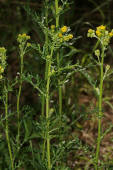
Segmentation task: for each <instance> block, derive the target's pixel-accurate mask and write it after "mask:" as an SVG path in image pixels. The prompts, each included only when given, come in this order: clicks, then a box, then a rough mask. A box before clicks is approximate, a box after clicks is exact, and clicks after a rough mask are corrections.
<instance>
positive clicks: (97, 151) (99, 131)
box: [96, 47, 105, 170]
mask: <svg viewBox="0 0 113 170" xmlns="http://www.w3.org/2000/svg"><path fill="white" fill-rule="evenodd" d="M104 50H105V49H104V47H102V55H101V66H100V90H99V91H100V93H99V114H98V138H97V148H96V170H98V161H99V152H100V144H101V121H102V94H103V64H104Z"/></svg>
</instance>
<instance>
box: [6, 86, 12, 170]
mask: <svg viewBox="0 0 113 170" xmlns="http://www.w3.org/2000/svg"><path fill="white" fill-rule="evenodd" d="M4 90H5V117H6V130H5V132H6V140H7V144H8V150H9V156H10V160H11V167H12V170H14V164H13V156H12V151H11V145H10V139H9V126H8V92H7V88H6V85H4Z"/></svg>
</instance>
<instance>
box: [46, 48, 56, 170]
mask: <svg viewBox="0 0 113 170" xmlns="http://www.w3.org/2000/svg"><path fill="white" fill-rule="evenodd" d="M53 50H54V46H52V47H51V55H50V58H49V59H48V70H47V84H46V120H47V160H48V170H51V157H50V136H49V123H50V122H49V109H50V107H49V103H50V92H49V91H50V73H51V62H52V55H53Z"/></svg>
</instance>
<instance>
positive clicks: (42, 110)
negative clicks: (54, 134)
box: [41, 0, 48, 160]
mask: <svg viewBox="0 0 113 170" xmlns="http://www.w3.org/2000/svg"><path fill="white" fill-rule="evenodd" d="M45 2H46V7H47V3H48V0H45ZM45 18H46V27H48V7H47V8H46V11H45ZM45 43H46V47H47V51H46V52H47V54H46V55H48V32H46V35H45ZM47 70H48V61H47V60H46V65H45V77H44V79H45V81H46V80H47ZM44 112H45V96H44V95H42V108H41V115H42V117H44ZM45 145H46V139H44V142H43V151H42V160H44V157H45Z"/></svg>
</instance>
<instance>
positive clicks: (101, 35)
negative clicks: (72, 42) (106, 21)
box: [87, 25, 113, 46]
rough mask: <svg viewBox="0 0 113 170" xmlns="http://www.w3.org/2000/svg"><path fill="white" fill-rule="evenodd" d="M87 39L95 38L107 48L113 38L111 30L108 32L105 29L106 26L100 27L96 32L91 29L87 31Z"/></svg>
mask: <svg viewBox="0 0 113 170" xmlns="http://www.w3.org/2000/svg"><path fill="white" fill-rule="evenodd" d="M87 36H88V37H91V38H92V37H95V38H97V39H99V40H100V41H101V43H102V44H103V45H104V46H107V45H108V44H109V42H110V39H111V37H113V30H111V31H110V32H109V31H108V30H107V29H106V26H104V25H100V26H98V27H97V28H96V31H95V30H93V29H89V30H88V34H87Z"/></svg>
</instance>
